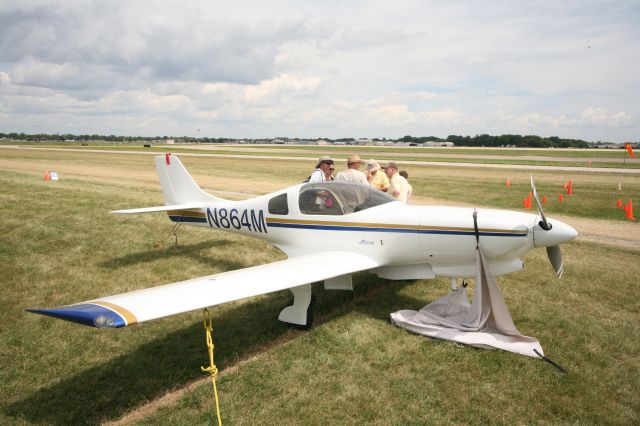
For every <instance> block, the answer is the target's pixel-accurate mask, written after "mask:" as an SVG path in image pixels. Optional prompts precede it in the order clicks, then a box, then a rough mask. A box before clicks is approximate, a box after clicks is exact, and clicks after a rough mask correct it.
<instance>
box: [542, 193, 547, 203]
mask: <svg viewBox="0 0 640 426" xmlns="http://www.w3.org/2000/svg"><path fill="white" fill-rule="evenodd" d="M542 204H547V196H546V195H543V196H542Z"/></svg>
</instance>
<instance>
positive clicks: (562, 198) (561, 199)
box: [558, 194, 564, 202]
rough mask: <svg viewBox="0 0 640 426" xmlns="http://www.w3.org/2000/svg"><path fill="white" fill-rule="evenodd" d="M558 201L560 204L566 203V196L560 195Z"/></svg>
mask: <svg viewBox="0 0 640 426" xmlns="http://www.w3.org/2000/svg"><path fill="white" fill-rule="evenodd" d="M558 201H559V202H563V201H564V195H562V194H560V195H558Z"/></svg>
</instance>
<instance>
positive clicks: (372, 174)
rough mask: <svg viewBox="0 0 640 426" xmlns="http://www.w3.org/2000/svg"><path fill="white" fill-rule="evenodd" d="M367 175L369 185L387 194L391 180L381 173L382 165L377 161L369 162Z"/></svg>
mask: <svg viewBox="0 0 640 426" xmlns="http://www.w3.org/2000/svg"><path fill="white" fill-rule="evenodd" d="M365 175H367V181H369V185H371V186H372V187H373V188H376V189H379V190H380V191H383V192H387V189H389V178H387V175H386V174H384V173H383V172H381V171H380V164H379V163H378V162H377V161H376V160H369V161H367V169H366V171H365Z"/></svg>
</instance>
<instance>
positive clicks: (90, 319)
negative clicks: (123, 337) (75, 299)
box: [27, 303, 127, 328]
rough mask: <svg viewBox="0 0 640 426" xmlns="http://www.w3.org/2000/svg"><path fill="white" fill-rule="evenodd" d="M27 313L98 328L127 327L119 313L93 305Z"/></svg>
mask: <svg viewBox="0 0 640 426" xmlns="http://www.w3.org/2000/svg"><path fill="white" fill-rule="evenodd" d="M27 312H31V313H34V314H39V315H46V316H49V317H53V318H58V319H61V320H65V321H70V322H74V323H77V324H82V325H87V326H90V327H96V328H120V327H124V326H126V325H127V320H126V319H125V318H124V317H123V316H122V315H120V314H119V313H117V312H115V311H113V310H111V309H109V308H106V307H104V306H100V305H96V304H93V303H82V304H78V305H70V306H63V307H61V308H50V309H27Z"/></svg>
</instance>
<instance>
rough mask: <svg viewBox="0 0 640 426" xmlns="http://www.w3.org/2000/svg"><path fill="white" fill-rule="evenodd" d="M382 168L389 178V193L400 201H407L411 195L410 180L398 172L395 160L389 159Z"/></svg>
mask: <svg viewBox="0 0 640 426" xmlns="http://www.w3.org/2000/svg"><path fill="white" fill-rule="evenodd" d="M382 168H383V169H384V172H385V173H386V174H387V177H388V178H389V190H388V191H387V194H390V195H391V196H393V197H395V198H397V199H398V201H402V202H403V203H406V202H407V198H408V196H409V182H407V180H406V179H405V178H404V177H402V176H400V174H399V173H398V164H396V162H395V161H389V162H388V163H387V164H385V165H384V166H383V167H382Z"/></svg>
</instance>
